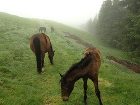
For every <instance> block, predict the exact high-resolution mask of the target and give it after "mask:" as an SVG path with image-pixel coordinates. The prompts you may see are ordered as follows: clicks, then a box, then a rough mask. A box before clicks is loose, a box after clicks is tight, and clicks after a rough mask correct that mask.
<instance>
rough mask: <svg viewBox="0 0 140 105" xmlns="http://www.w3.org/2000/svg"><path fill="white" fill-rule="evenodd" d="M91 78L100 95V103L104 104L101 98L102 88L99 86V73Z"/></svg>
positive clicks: (98, 95)
mask: <svg viewBox="0 0 140 105" xmlns="http://www.w3.org/2000/svg"><path fill="white" fill-rule="evenodd" d="M91 80H92V81H93V83H94V87H95V93H96V96H97V97H98V100H99V103H100V105H103V103H102V100H101V95H100V90H99V87H98V74H96V75H94V76H93V77H92V78H91Z"/></svg>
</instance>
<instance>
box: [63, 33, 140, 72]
mask: <svg viewBox="0 0 140 105" xmlns="http://www.w3.org/2000/svg"><path fill="white" fill-rule="evenodd" d="M63 33H64V34H65V37H68V38H71V39H73V40H75V41H76V42H77V43H78V44H81V45H83V46H84V47H94V46H93V45H92V44H90V43H87V42H85V41H83V40H82V39H81V38H79V37H78V36H75V35H73V34H71V33H69V32H63ZM106 58H107V59H109V60H112V61H113V62H115V63H119V64H121V65H123V66H125V67H127V68H128V69H131V70H132V71H134V72H136V73H140V65H137V64H134V63H131V62H128V61H126V60H121V59H118V58H115V57H113V56H107V57H106Z"/></svg>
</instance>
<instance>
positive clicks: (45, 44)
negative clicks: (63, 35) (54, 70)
mask: <svg viewBox="0 0 140 105" xmlns="http://www.w3.org/2000/svg"><path fill="white" fill-rule="evenodd" d="M30 48H31V50H32V51H33V52H34V53H35V56H36V61H37V71H38V73H41V72H42V68H43V67H44V58H45V53H47V52H48V57H49V59H50V63H51V64H53V56H54V51H53V48H52V45H51V42H50V39H49V37H48V36H47V35H45V34H44V33H39V34H35V35H33V36H32V37H31V38H30Z"/></svg>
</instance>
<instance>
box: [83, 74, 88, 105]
mask: <svg viewBox="0 0 140 105" xmlns="http://www.w3.org/2000/svg"><path fill="white" fill-rule="evenodd" d="M87 79H88V78H86V77H85V78H83V81H84V85H83V87H84V103H85V105H87V101H86V100H87Z"/></svg>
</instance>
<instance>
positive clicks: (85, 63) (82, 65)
mask: <svg viewBox="0 0 140 105" xmlns="http://www.w3.org/2000/svg"><path fill="white" fill-rule="evenodd" d="M91 60H92V57H91V56H90V55H87V56H86V57H84V58H82V59H81V60H80V61H79V62H77V63H75V64H73V65H72V66H71V67H70V68H69V70H68V71H67V72H66V74H65V75H67V74H69V73H70V72H72V71H73V70H75V69H84V68H85V67H87V66H88V65H89V63H90V62H91Z"/></svg>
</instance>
